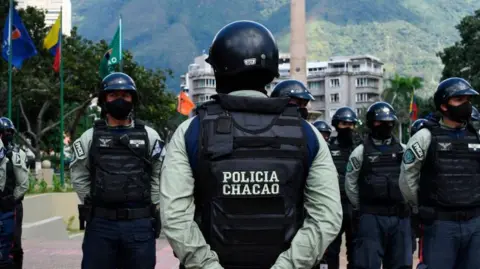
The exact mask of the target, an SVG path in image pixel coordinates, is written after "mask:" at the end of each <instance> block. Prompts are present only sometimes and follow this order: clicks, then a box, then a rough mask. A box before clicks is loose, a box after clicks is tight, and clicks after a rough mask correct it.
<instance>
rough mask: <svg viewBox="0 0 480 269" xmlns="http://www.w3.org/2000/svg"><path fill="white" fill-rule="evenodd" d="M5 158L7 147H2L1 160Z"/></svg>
mask: <svg viewBox="0 0 480 269" xmlns="http://www.w3.org/2000/svg"><path fill="white" fill-rule="evenodd" d="M3 158H5V148H1V149H0V161H1V160H3Z"/></svg>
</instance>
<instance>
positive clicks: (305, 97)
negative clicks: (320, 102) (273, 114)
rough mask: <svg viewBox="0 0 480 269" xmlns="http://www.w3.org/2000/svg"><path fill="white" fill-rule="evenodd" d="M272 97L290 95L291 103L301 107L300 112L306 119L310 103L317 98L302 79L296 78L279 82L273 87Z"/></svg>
mask: <svg viewBox="0 0 480 269" xmlns="http://www.w3.org/2000/svg"><path fill="white" fill-rule="evenodd" d="M270 97H273V98H276V97H290V103H291V104H295V105H297V106H299V107H300V113H301V115H302V118H304V119H307V117H308V109H307V105H308V103H309V102H310V101H314V100H315V98H313V95H312V94H311V93H310V91H309V90H308V89H307V87H305V85H304V84H303V83H302V82H301V81H298V80H295V79H288V80H284V81H281V82H279V83H278V84H277V85H276V86H275V88H273V90H272V93H271V94H270Z"/></svg>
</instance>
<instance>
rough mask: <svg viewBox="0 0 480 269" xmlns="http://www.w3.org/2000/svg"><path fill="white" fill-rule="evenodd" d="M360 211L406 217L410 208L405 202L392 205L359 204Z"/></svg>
mask: <svg viewBox="0 0 480 269" xmlns="http://www.w3.org/2000/svg"><path fill="white" fill-rule="evenodd" d="M360 212H362V213H367V214H373V215H380V216H387V217H393V216H397V217H408V216H410V208H409V207H408V206H407V205H405V204H400V205H393V206H386V205H385V206H374V205H360Z"/></svg>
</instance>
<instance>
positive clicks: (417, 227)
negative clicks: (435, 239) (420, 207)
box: [410, 214, 423, 238]
mask: <svg viewBox="0 0 480 269" xmlns="http://www.w3.org/2000/svg"><path fill="white" fill-rule="evenodd" d="M410 224H411V226H412V232H413V233H414V234H415V237H416V238H420V237H422V235H423V229H422V225H421V221H420V216H419V215H418V214H412V216H411V217H410Z"/></svg>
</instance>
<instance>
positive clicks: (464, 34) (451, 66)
mask: <svg viewBox="0 0 480 269" xmlns="http://www.w3.org/2000/svg"><path fill="white" fill-rule="evenodd" d="M457 29H458V31H459V33H460V37H461V40H460V41H458V42H456V43H455V44H454V45H453V46H451V47H448V48H445V49H444V50H443V51H442V52H439V53H438V55H439V57H440V58H441V59H442V62H443V64H444V65H445V67H444V69H443V71H442V78H443V79H446V78H449V77H463V78H465V79H467V80H468V81H470V83H471V84H472V86H473V87H474V88H475V89H480V10H477V11H476V12H475V14H474V15H471V16H466V17H465V18H463V20H462V21H461V22H460V24H458V25H457ZM477 102H478V100H477Z"/></svg>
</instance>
